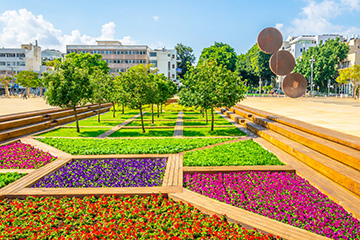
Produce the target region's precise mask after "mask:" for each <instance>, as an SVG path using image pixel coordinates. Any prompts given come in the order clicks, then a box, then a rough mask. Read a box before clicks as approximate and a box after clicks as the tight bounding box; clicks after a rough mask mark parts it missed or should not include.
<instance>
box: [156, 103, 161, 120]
mask: <svg viewBox="0 0 360 240" xmlns="http://www.w3.org/2000/svg"><path fill="white" fill-rule="evenodd" d="M156 107H157V117H158V118H159V117H160V113H159V110H160V107H159V104H156Z"/></svg>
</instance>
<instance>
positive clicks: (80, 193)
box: [4, 186, 179, 198]
mask: <svg viewBox="0 0 360 240" xmlns="http://www.w3.org/2000/svg"><path fill="white" fill-rule="evenodd" d="M176 192H179V187H176V186H175V187H172V186H168V187H128V188H112V187H103V188H24V189H21V190H20V191H17V192H13V193H7V194H5V195H4V196H5V197H7V198H25V197H26V196H44V197H45V196H46V197H50V196H52V197H63V196H67V197H84V196H92V195H94V196H100V195H116V196H122V195H151V194H159V193H164V194H167V193H176Z"/></svg>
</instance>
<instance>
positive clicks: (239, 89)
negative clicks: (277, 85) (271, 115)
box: [179, 61, 245, 129]
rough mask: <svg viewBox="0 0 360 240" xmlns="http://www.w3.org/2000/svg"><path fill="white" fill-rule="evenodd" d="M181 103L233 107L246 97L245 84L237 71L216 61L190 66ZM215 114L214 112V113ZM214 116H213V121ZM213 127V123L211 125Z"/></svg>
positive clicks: (211, 107)
mask: <svg viewBox="0 0 360 240" xmlns="http://www.w3.org/2000/svg"><path fill="white" fill-rule="evenodd" d="M182 83H183V85H184V87H183V88H182V89H181V91H180V93H179V97H180V101H179V103H180V104H182V105H184V106H196V107H201V108H202V109H211V111H212V112H213V109H214V107H231V106H233V105H234V104H236V103H237V102H239V101H240V100H242V99H244V93H245V86H244V84H243V82H241V81H240V78H239V77H238V76H237V73H234V72H232V71H230V70H228V69H226V68H225V66H223V65H220V66H219V65H217V63H216V62H215V61H208V62H206V63H205V64H199V65H198V66H197V67H196V68H194V67H190V68H189V71H188V72H187V73H186V74H185V77H184V79H183V80H182ZM212 116H213V114H212ZM213 120H214V118H213V117H212V123H213ZM211 126H212V127H211V128H212V129H213V124H212V125H211Z"/></svg>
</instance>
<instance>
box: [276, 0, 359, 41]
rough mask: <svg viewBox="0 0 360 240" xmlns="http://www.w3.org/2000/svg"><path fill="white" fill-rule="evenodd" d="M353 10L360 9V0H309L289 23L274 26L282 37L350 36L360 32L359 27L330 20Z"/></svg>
mask: <svg viewBox="0 0 360 240" xmlns="http://www.w3.org/2000/svg"><path fill="white" fill-rule="evenodd" d="M353 10H360V0H322V1H320V2H317V1H314V0H310V1H308V2H307V5H306V6H305V7H303V8H302V11H301V12H300V13H299V17H297V18H295V19H294V20H293V21H291V23H290V24H289V25H286V24H282V23H278V24H276V26H280V27H281V30H282V33H283V36H284V37H286V36H287V35H292V36H298V35H304V34H327V33H338V34H342V35H345V36H350V35H352V34H358V33H360V29H359V28H357V27H354V26H344V25H340V24H336V22H333V21H332V20H333V19H334V18H335V17H337V16H340V15H343V14H348V13H349V12H350V11H353ZM281 24H282V25H281ZM279 30H280V29H279Z"/></svg>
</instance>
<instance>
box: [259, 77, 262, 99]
mask: <svg viewBox="0 0 360 240" xmlns="http://www.w3.org/2000/svg"><path fill="white" fill-rule="evenodd" d="M261 84H262V81H261V78H259V96H261Z"/></svg>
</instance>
